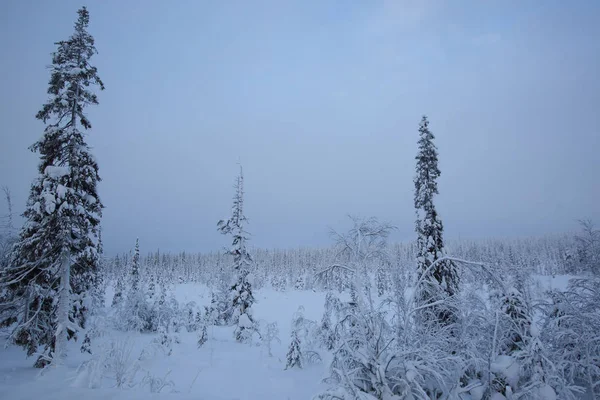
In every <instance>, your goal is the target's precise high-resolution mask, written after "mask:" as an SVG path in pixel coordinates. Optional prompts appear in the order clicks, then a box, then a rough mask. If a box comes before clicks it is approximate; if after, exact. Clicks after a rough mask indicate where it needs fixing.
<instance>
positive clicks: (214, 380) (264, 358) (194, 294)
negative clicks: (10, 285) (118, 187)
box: [0, 284, 329, 400]
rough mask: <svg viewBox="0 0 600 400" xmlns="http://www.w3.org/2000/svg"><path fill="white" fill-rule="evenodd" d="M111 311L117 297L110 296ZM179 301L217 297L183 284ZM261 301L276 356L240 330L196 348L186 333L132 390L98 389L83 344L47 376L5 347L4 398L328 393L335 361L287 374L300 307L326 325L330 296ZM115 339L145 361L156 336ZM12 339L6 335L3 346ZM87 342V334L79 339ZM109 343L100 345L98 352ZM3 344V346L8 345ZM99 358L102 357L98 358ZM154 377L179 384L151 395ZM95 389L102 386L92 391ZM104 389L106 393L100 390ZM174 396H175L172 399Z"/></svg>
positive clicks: (249, 398) (302, 294)
mask: <svg viewBox="0 0 600 400" xmlns="http://www.w3.org/2000/svg"><path fill="white" fill-rule="evenodd" d="M106 294H107V296H106V297H107V304H110V300H111V299H112V295H113V294H112V290H110V289H108V290H107V293H106ZM175 297H176V298H177V300H178V301H180V302H183V303H184V304H185V303H186V302H189V301H195V302H196V303H197V304H200V305H208V304H209V303H210V291H209V290H208V289H206V288H205V287H203V286H202V285H196V284H181V285H177V286H176V289H175ZM255 298H256V300H257V302H256V303H255V304H254V305H253V307H252V308H253V318H254V320H255V321H260V320H265V321H268V322H277V323H278V325H279V328H280V332H279V338H280V339H281V343H277V342H272V343H271V346H272V353H273V357H269V356H268V350H267V349H266V347H263V346H257V345H256V344H254V345H249V344H241V343H238V342H236V341H235V339H234V334H233V332H234V329H235V327H234V326H232V327H216V326H215V327H208V336H209V339H208V341H207V342H206V343H205V344H204V345H203V346H202V347H201V348H198V347H197V340H198V337H197V332H189V333H188V332H186V331H185V329H183V330H182V331H181V332H180V333H178V334H177V336H178V337H179V339H180V341H181V343H178V344H173V346H172V349H173V352H172V354H171V355H170V356H168V355H166V354H164V353H163V352H161V351H156V352H155V354H153V355H152V357H146V358H144V361H143V362H142V368H143V370H142V371H140V372H138V373H137V375H136V380H137V381H138V384H137V385H136V386H134V387H132V388H121V389H119V388H117V387H115V386H116V385H115V379H114V377H104V378H101V380H100V384H99V385H97V384H96V385H90V377H89V376H88V375H87V374H83V373H80V374H78V373H77V368H78V367H79V366H80V364H81V363H82V362H84V361H86V360H90V359H91V358H92V356H90V355H88V354H82V353H81V352H80V350H79V348H80V346H81V339H80V341H79V342H73V341H69V348H68V358H67V359H66V360H65V363H64V365H63V366H58V367H50V368H49V370H48V371H47V372H45V373H44V374H41V375H40V370H39V369H36V368H33V367H32V365H33V362H34V361H35V358H34V357H31V358H26V357H25V353H24V352H23V350H22V349H21V348H18V347H15V346H9V347H7V348H4V346H0V393H2V394H3V395H2V396H0V398H3V399H7V400H21V399H23V400H25V399H35V398H40V399H44V400H51V399H56V400H59V399H60V400H71V399H86V400H96V399H97V400H100V399H113V400H138V399H140V400H142V399H144V400H145V399H190V400H191V399H194V400H268V399H274V400H281V399H283V400H287V399H289V400H296V399H297V400H300V399H303V400H304V399H310V398H312V397H313V396H314V395H316V394H318V393H319V392H321V391H322V390H323V389H325V388H326V386H325V385H324V384H322V383H321V381H322V379H323V378H324V377H326V376H327V367H328V365H329V364H328V363H329V360H327V359H326V360H324V363H323V364H317V365H309V366H306V367H305V368H304V369H297V368H294V369H289V370H284V368H285V361H286V358H285V356H286V352H287V347H288V345H289V338H290V333H291V332H290V330H291V326H290V321H291V319H292V315H293V314H294V312H295V311H296V310H297V309H298V306H299V305H303V306H304V307H305V316H306V317H307V318H311V319H314V320H318V319H320V318H321V315H322V312H323V305H324V302H325V293H315V292H312V291H291V292H285V293H282V292H277V291H274V290H270V289H264V290H259V291H256V292H255ZM107 334H108V335H110V336H111V337H113V338H114V339H116V340H119V341H121V342H123V341H129V342H130V343H132V344H133V349H132V351H131V356H130V357H131V359H132V360H135V359H137V358H138V357H139V355H140V354H141V352H142V350H143V349H144V348H148V347H149V346H150V344H151V342H152V340H153V339H154V338H156V337H157V335H155V334H139V333H132V332H130V333H124V332H118V331H112V330H111V331H109V332H107ZM4 337H5V335H3V334H2V332H0V342H3V341H4ZM80 337H81V338H83V335H81V336H80ZM102 340H106V336H105V337H104V338H101V339H96V340H94V342H93V344H92V346H93V347H92V351H94V348H95V347H97V346H98V345H99V344H98V343H99V342H101V341H102ZM2 344H3V343H2ZM95 353H96V354H97V353H98V352H95ZM146 371H148V372H149V373H150V374H151V375H153V376H154V377H160V378H162V377H164V376H165V375H166V374H169V375H168V379H170V380H172V381H173V383H174V387H173V388H165V389H163V390H162V392H161V393H151V392H150V389H149V387H148V386H147V385H141V384H140V383H139V381H141V380H142V378H143V377H144V376H145V374H146ZM89 386H96V387H95V388H93V389H92V388H89ZM97 386H100V387H97ZM173 391H174V393H173Z"/></svg>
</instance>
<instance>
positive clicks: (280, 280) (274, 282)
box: [271, 275, 287, 292]
mask: <svg viewBox="0 0 600 400" xmlns="http://www.w3.org/2000/svg"><path fill="white" fill-rule="evenodd" d="M271 287H272V288H273V289H275V290H277V291H278V292H284V291H285V290H286V289H287V280H286V278H285V276H283V275H273V277H272V278H271Z"/></svg>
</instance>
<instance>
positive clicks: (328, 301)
mask: <svg viewBox="0 0 600 400" xmlns="http://www.w3.org/2000/svg"><path fill="white" fill-rule="evenodd" d="M338 303H339V300H338V299H337V298H336V297H335V296H334V295H333V293H332V292H327V295H326V296H325V309H324V311H323V316H322V317H321V323H320V325H319V328H318V336H319V340H320V341H321V346H322V347H324V348H325V349H327V350H330V351H331V350H333V349H334V348H335V346H336V342H337V338H336V336H335V330H334V326H333V323H332V321H331V316H332V314H333V311H337V310H339V305H338Z"/></svg>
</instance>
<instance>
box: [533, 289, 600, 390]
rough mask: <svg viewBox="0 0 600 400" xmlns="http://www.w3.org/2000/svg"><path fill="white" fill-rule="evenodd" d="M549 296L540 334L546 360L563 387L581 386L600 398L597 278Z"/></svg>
mask: <svg viewBox="0 0 600 400" xmlns="http://www.w3.org/2000/svg"><path fill="white" fill-rule="evenodd" d="M550 296H551V299H552V301H551V302H550V303H549V304H546V305H545V308H544V312H545V316H544V329H543V330H542V334H541V338H542V340H543V341H544V342H546V343H548V346H547V348H548V353H549V357H550V359H551V360H552V362H553V364H554V365H555V367H556V369H557V370H558V371H559V372H560V374H561V375H562V376H564V377H565V379H566V383H565V387H567V388H568V387H570V388H571V391H573V390H577V389H576V388H575V387H574V386H580V387H582V388H585V391H586V392H587V393H589V394H590V395H591V396H592V397H593V398H600V362H599V360H600V336H599V335H598V332H599V330H600V278H598V277H594V278H588V279H572V280H571V281H569V285H568V288H567V290H566V291H565V292H559V291H554V292H551V293H550ZM565 390H566V389H565ZM562 396H564V394H562Z"/></svg>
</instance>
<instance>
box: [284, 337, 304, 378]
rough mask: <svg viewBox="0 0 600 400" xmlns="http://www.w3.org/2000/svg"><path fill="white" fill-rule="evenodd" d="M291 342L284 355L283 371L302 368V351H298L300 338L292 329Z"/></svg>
mask: <svg viewBox="0 0 600 400" xmlns="http://www.w3.org/2000/svg"><path fill="white" fill-rule="evenodd" d="M291 337H292V340H291V342H290V347H289V348H288V352H287V355H286V363H285V369H288V368H294V367H298V368H302V350H301V349H300V338H299V337H298V332H297V331H296V330H295V329H294V330H292V334H291Z"/></svg>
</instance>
